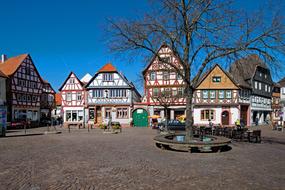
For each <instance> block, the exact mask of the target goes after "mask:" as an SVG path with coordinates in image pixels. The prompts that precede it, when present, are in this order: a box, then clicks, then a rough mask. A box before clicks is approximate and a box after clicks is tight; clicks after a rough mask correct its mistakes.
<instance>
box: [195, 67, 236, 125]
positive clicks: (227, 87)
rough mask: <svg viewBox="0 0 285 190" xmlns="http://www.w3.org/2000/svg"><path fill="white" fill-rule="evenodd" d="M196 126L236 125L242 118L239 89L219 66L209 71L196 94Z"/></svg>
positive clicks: (202, 78) (203, 77) (201, 80)
mask: <svg viewBox="0 0 285 190" xmlns="http://www.w3.org/2000/svg"><path fill="white" fill-rule="evenodd" d="M193 103H194V114H193V117H194V124H195V125H205V124H209V120H210V121H211V122H212V123H214V124H222V125H223V126H227V125H234V124H235V122H236V120H237V119H239V118H240V111H239V87H238V85H237V84H236V83H235V81H233V79H232V78H231V76H230V75H229V74H228V73H227V72H226V71H224V70H223V69H222V68H221V67H220V66H219V65H218V64H216V65H215V66H214V67H213V68H212V69H210V70H209V71H207V72H206V73H205V74H204V75H203V76H202V77H201V79H200V81H199V82H198V85H197V86H196V88H195V92H194V98H193Z"/></svg>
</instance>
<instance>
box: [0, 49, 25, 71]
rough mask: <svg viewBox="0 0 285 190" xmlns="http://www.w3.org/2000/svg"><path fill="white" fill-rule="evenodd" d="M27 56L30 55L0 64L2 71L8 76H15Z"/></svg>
mask: <svg viewBox="0 0 285 190" xmlns="http://www.w3.org/2000/svg"><path fill="white" fill-rule="evenodd" d="M27 56H28V54H22V55H18V56H16V57H11V58H9V59H7V60H6V61H5V62H4V63H0V71H2V72H3V73H4V74H5V75H7V76H10V75H13V74H14V73H15V72H16V71H17V69H18V68H19V66H20V65H21V63H22V62H23V61H24V59H25V58H26V57H27Z"/></svg>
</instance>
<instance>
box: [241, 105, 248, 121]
mask: <svg viewBox="0 0 285 190" xmlns="http://www.w3.org/2000/svg"><path fill="white" fill-rule="evenodd" d="M247 111H248V106H241V108H240V119H241V121H243V122H244V124H245V125H248V123H247Z"/></svg>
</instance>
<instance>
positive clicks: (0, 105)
mask: <svg viewBox="0 0 285 190" xmlns="http://www.w3.org/2000/svg"><path fill="white" fill-rule="evenodd" d="M6 79H7V76H6V75H5V74H4V73H2V72H1V71H0V136H5V131H6V121H7V106H6V105H7V101H6Z"/></svg>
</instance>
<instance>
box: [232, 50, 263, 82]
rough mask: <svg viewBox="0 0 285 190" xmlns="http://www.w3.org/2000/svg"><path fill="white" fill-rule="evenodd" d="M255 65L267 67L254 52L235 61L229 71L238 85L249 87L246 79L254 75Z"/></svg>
mask: <svg viewBox="0 0 285 190" xmlns="http://www.w3.org/2000/svg"><path fill="white" fill-rule="evenodd" d="M257 67H262V68H265V69H268V68H267V66H266V65H265V63H264V62H263V61H262V60H261V59H260V58H259V57H258V55H256V54H252V55H249V56H247V57H245V58H242V59H239V60H237V61H235V62H234V63H233V64H232V65H231V66H230V73H231V75H232V76H233V78H234V80H235V81H237V83H238V84H239V85H240V86H243V87H246V88H251V85H250V83H248V82H247V81H249V80H251V79H252V78H253V77H254V74H255V70H256V68H257Z"/></svg>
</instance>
